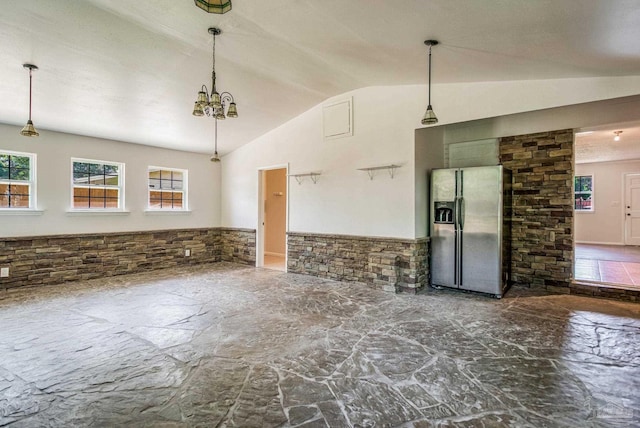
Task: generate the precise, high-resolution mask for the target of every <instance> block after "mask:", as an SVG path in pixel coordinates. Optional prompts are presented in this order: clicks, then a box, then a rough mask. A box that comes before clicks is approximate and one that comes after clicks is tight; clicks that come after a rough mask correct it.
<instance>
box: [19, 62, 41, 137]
mask: <svg viewBox="0 0 640 428" xmlns="http://www.w3.org/2000/svg"><path fill="white" fill-rule="evenodd" d="M22 66H23V67H24V68H28V69H29V120H27V124H26V125H25V126H24V128H22V131H20V135H23V136H25V137H37V136H38V135H40V134H39V133H38V131H36V128H35V127H34V126H33V122H32V121H31V87H32V85H31V83H32V80H33V77H32V75H31V73H32V72H33V70H37V69H38V67H37V66H35V65H33V64H22Z"/></svg>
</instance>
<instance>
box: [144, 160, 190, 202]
mask: <svg viewBox="0 0 640 428" xmlns="http://www.w3.org/2000/svg"><path fill="white" fill-rule="evenodd" d="M155 169H160V170H164V171H176V172H180V173H182V190H172V189H154V190H159V191H162V192H173V193H182V208H152V207H151V204H150V199H151V189H150V188H149V172H151V170H155ZM190 212H191V211H190V210H189V170H188V169H182V168H168V167H164V166H155V165H149V166H148V167H147V209H146V210H145V213H153V214H155V213H163V214H164V213H167V214H171V213H176V214H184V213H190Z"/></svg>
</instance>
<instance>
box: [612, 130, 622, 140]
mask: <svg viewBox="0 0 640 428" xmlns="http://www.w3.org/2000/svg"><path fill="white" fill-rule="evenodd" d="M613 133H614V134H616V136H615V137H613V141H620V134H622V131H613Z"/></svg>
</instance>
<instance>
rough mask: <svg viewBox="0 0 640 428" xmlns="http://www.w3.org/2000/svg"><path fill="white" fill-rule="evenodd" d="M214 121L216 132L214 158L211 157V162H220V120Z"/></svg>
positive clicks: (214, 134)
mask: <svg viewBox="0 0 640 428" xmlns="http://www.w3.org/2000/svg"><path fill="white" fill-rule="evenodd" d="M213 120H214V123H215V124H214V131H213V156H211V159H210V160H211V162H220V156H218V119H215V118H214V119H213Z"/></svg>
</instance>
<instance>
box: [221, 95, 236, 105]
mask: <svg viewBox="0 0 640 428" xmlns="http://www.w3.org/2000/svg"><path fill="white" fill-rule="evenodd" d="M225 101H229V102H232V103H233V102H235V101H234V100H233V95H231V94H230V93H229V92H223V93H221V94H220V102H221V103H222V105H223V106H225Z"/></svg>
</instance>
